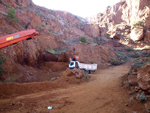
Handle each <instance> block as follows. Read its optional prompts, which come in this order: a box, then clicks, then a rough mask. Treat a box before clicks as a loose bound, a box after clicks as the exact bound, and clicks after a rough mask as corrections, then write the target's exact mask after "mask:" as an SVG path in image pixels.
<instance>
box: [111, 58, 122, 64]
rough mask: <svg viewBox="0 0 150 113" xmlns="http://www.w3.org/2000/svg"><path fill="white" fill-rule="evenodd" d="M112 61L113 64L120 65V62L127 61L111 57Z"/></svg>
mask: <svg viewBox="0 0 150 113" xmlns="http://www.w3.org/2000/svg"><path fill="white" fill-rule="evenodd" d="M110 62H111V64H112V65H120V64H123V63H125V61H124V60H119V59H117V58H111V59H110Z"/></svg>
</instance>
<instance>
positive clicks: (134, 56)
mask: <svg viewBox="0 0 150 113" xmlns="http://www.w3.org/2000/svg"><path fill="white" fill-rule="evenodd" d="M127 56H128V57H130V58H139V57H140V56H139V55H137V54H127Z"/></svg>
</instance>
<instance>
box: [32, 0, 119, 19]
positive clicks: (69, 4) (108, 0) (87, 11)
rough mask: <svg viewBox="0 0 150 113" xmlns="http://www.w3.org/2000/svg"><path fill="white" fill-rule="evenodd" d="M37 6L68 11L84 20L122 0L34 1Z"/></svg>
mask: <svg viewBox="0 0 150 113" xmlns="http://www.w3.org/2000/svg"><path fill="white" fill-rule="evenodd" d="M32 1H33V2H34V3H35V4H36V5H39V6H43V7H46V8H48V9H53V10H61V11H67V12H70V13H72V14H74V15H78V16H81V17H83V18H85V17H90V16H94V15H96V14H98V13H99V12H101V13H103V12H104V11H105V10H106V7H107V6H111V5H114V4H115V3H118V2H119V1H120V0H32Z"/></svg>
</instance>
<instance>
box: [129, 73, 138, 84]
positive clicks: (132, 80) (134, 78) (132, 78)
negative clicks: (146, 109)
mask: <svg viewBox="0 0 150 113" xmlns="http://www.w3.org/2000/svg"><path fill="white" fill-rule="evenodd" d="M128 81H129V83H130V84H131V85H133V86H136V85H138V80H137V75H135V74H130V75H129V76H128Z"/></svg>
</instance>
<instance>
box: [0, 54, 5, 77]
mask: <svg viewBox="0 0 150 113" xmlns="http://www.w3.org/2000/svg"><path fill="white" fill-rule="evenodd" d="M6 59H7V57H2V54H0V76H1V75H2V74H3V72H4V71H5V70H4V69H3V68H2V63H3V62H4V61H5V60H6Z"/></svg>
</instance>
